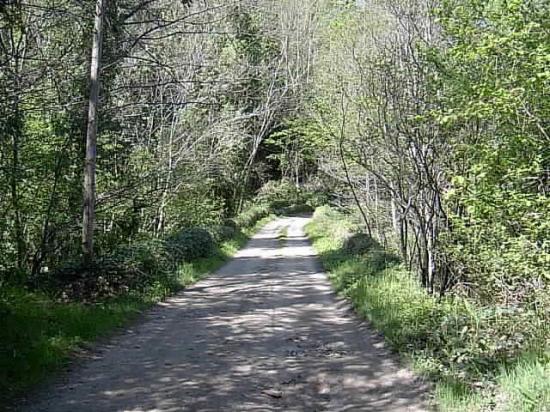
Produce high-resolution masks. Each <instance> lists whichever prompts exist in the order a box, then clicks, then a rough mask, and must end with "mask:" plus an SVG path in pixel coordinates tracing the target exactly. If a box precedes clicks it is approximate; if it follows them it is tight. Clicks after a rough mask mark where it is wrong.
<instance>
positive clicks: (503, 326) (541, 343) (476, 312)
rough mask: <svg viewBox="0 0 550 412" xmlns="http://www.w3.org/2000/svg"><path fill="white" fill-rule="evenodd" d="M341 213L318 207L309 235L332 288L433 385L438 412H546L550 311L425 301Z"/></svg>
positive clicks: (395, 263) (413, 281)
mask: <svg viewBox="0 0 550 412" xmlns="http://www.w3.org/2000/svg"><path fill="white" fill-rule="evenodd" d="M351 229H353V224H351V223H350V221H349V219H348V218H347V216H346V215H344V214H342V213H339V212H337V211H335V210H333V209H330V208H328V207H322V208H319V209H317V211H316V212H315V215H314V219H313V221H312V223H310V224H309V225H308V227H307V232H308V235H309V236H310V238H311V239H312V241H313V243H314V247H315V248H316V250H317V251H318V252H319V254H320V256H321V259H322V262H323V264H324V266H325V268H326V269H327V271H328V272H329V276H330V278H331V280H332V282H333V284H334V286H335V288H336V289H337V290H338V291H339V292H340V293H342V294H344V295H345V296H346V297H347V298H348V299H349V300H350V301H351V303H352V304H353V306H354V307H355V309H356V311H357V312H358V313H359V314H361V315H362V316H364V317H366V318H367V319H368V320H369V321H370V322H371V323H372V325H373V326H374V327H375V328H376V329H377V330H378V331H380V332H381V333H382V334H383V336H384V338H385V340H386V341H387V342H388V343H389V344H390V346H391V348H392V349H394V350H395V351H396V352H399V353H400V354H401V355H402V356H403V357H404V358H405V359H407V360H408V361H409V362H410V363H411V365H412V366H413V368H414V369H415V370H417V371H418V372H419V373H420V374H422V375H424V376H425V377H426V378H427V379H429V380H431V381H432V382H434V388H435V390H434V396H435V403H437V404H438V408H439V409H440V410H442V411H457V412H458V411H508V412H522V411H525V412H535V411H541V412H542V411H548V410H550V409H548V405H550V362H549V361H550V355H549V352H548V337H549V329H548V323H547V322H548V318H547V310H548V308H544V307H543V308H539V310H532V309H529V308H523V307H504V306H483V305H481V304H479V303H478V302H475V301H473V300H468V299H466V298H463V297H456V296H455V297H452V296H450V297H446V298H436V297H432V296H429V295H428V294H427V293H426V292H425V291H424V290H423V289H422V287H421V286H420V284H419V282H418V280H417V278H416V277H414V276H413V275H412V274H411V273H410V272H409V271H408V270H407V269H406V268H405V267H404V266H403V265H402V264H400V263H399V260H398V259H397V258H396V257H395V256H393V255H392V254H391V253H387V252H386V251H384V250H383V248H382V247H381V246H380V245H379V244H377V243H376V242H375V241H374V240H372V239H370V238H367V237H366V236H365V235H362V234H355V235H353V234H351Z"/></svg>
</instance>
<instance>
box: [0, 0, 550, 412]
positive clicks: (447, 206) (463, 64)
mask: <svg viewBox="0 0 550 412" xmlns="http://www.w3.org/2000/svg"><path fill="white" fill-rule="evenodd" d="M548 15H550V5H549V4H548V2H546V1H544V0H513V1H504V0H490V1H481V0H429V1H420V0H385V1H381V0H380V1H379V0H358V1H355V2H353V1H343V0H302V1H297V0H281V1H277V2H272V1H268V0H238V1H234V2H223V1H218V0H185V1H180V2H173V1H168V0H152V1H151V0H124V1H122V0H97V1H96V2H84V3H82V2H75V1H72V0H29V1H25V2H23V1H20V0H14V1H7V2H6V1H4V2H1V1H0V215H1V216H2V218H1V219H0V316H1V319H2V325H1V327H0V382H2V386H1V387H0V390H2V392H4V393H7V394H8V395H11V394H14V393H18V392H19V391H20V390H21V388H26V387H28V385H29V384H31V383H33V382H36V381H37V380H38V378H39V377H41V376H42V375H43V374H44V373H45V371H46V370H48V369H49V368H50V367H51V366H52V365H55V364H59V363H60V362H62V360H63V359H66V356H67V354H68V353H69V352H70V351H72V350H74V349H75V348H76V347H77V346H78V345H79V344H80V343H81V342H84V341H86V342H87V341H91V340H93V339H94V338H96V337H97V336H98V335H100V334H103V333H106V332H108V331H109V330H111V329H112V328H113V327H114V326H115V325H119V324H121V323H122V322H123V321H124V320H126V319H128V318H129V317H130V316H131V314H133V313H135V312H136V310H137V309H138V308H141V307H143V305H145V304H146V303H147V302H152V301H155V300H158V299H162V298H164V297H166V296H167V295H169V294H170V293H172V292H173V291H175V290H176V289H177V288H179V287H181V286H182V285H185V284H186V283H189V282H190V281H192V280H193V279H194V278H196V277H197V276H198V275H199V274H202V273H205V272H207V271H208V270H210V269H212V268H213V267H214V266H215V265H217V264H219V262H221V260H222V258H223V257H224V256H227V255H229V254H230V253H231V252H232V251H234V250H235V249H236V247H237V245H239V244H241V243H242V241H243V239H244V235H243V232H245V233H248V232H246V231H247V230H249V229H250V228H251V227H253V226H254V225H255V224H256V222H258V221H259V220H261V219H262V218H264V217H266V216H268V215H269V214H270V213H293V212H304V211H312V210H313V209H315V208H316V207H317V206H319V205H323V204H330V205H331V208H327V207H324V208H322V209H318V210H317V212H316V215H315V217H314V221H313V223H312V225H311V227H310V235H311V236H312V238H313V240H314V242H315V244H316V247H317V248H318V250H319V252H320V253H321V256H322V259H323V262H324V263H325V265H326V267H327V270H328V271H329V272H331V276H332V278H333V280H334V283H335V287H336V288H337V289H338V290H341V291H342V292H343V293H345V294H346V295H347V296H348V297H349V298H350V299H351V301H352V302H353V303H354V305H355V306H356V308H357V310H358V311H359V312H360V313H362V314H364V315H365V316H367V317H368V318H369V319H370V320H371V321H372V323H373V325H374V326H375V327H376V328H378V329H379V330H380V331H382V332H383V333H384V335H385V337H386V339H387V340H388V341H389V342H390V344H391V345H392V346H393V347H394V348H395V349H396V350H397V351H399V352H400V353H402V354H403V355H404V356H405V357H407V358H410V359H412V361H413V363H414V364H415V365H416V367H417V368H418V369H419V370H421V371H423V372H424V373H425V374H426V375H427V376H428V377H429V378H431V379H432V380H434V381H435V382H437V388H436V394H437V399H438V400H439V402H440V403H441V405H442V407H444V408H447V409H448V410H476V408H477V410H514V411H516V410H526V411H537V410H544V407H545V406H546V405H548V404H549V403H550V395H549V388H548V385H547V384H546V383H545V382H547V381H549V380H550V368H549V366H548V365H549V363H548V357H549V355H548V354H549V352H548V349H549V347H548V344H549V343H550V342H549V341H550V334H549V329H548V321H549V320H550V316H549V315H550V309H549V308H550V295H549V290H548V283H549V281H550V275H549V274H550V240H549V239H550V219H549V218H548V215H549V213H548V212H549V210H550V202H549V198H548V190H549V165H550V152H549V151H548V147H550V145H549V143H550V139H549V136H548V119H550V99H549V95H550V22H549V19H548V17H547V16H548ZM329 234H330V236H329ZM8 381H9V382H10V385H9V386H7V384H6V383H5V382H8Z"/></svg>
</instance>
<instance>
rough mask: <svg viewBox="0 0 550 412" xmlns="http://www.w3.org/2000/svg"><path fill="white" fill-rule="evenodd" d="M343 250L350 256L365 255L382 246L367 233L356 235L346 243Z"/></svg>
mask: <svg viewBox="0 0 550 412" xmlns="http://www.w3.org/2000/svg"><path fill="white" fill-rule="evenodd" d="M343 249H344V251H346V253H349V254H350V255H363V254H365V253H367V252H369V251H371V250H373V249H382V246H381V245H380V243H378V242H377V241H376V240H374V239H373V238H372V237H370V236H369V235H367V234H366V233H355V234H352V235H351V236H349V237H348V238H347V239H346V240H345V241H344V245H343Z"/></svg>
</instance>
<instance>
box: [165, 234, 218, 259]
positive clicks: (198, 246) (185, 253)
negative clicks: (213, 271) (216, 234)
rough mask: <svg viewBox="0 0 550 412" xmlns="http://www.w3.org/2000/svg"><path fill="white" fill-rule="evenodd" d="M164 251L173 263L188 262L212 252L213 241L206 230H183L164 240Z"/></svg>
mask: <svg viewBox="0 0 550 412" xmlns="http://www.w3.org/2000/svg"><path fill="white" fill-rule="evenodd" d="M166 249H167V251H168V252H169V253H170V255H171V256H172V258H173V259H174V261H175V262H177V263H181V262H190V261H192V260H194V259H198V258H201V257H208V256H210V255H211V254H212V253H213V252H214V239H213V238H212V235H211V234H210V233H209V232H208V230H206V229H203V228H198V227H192V228H187V229H183V230H181V231H179V232H176V233H175V234H173V235H172V236H170V237H169V238H168V239H167V240H166Z"/></svg>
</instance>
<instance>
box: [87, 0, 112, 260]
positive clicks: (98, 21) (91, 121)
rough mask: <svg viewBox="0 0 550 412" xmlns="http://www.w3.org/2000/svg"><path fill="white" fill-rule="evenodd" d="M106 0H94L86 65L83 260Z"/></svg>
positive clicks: (90, 223)
mask: <svg viewBox="0 0 550 412" xmlns="http://www.w3.org/2000/svg"><path fill="white" fill-rule="evenodd" d="M106 3H107V0H97V3H96V13H95V21H94V33H93V43H92V58H91V64H90V99H89V106H88V128H87V132H86V163H85V166H84V202H83V209H84V210H83V218H82V251H83V257H84V262H85V263H89V262H91V261H92V260H93V258H94V226H95V198H96V193H95V190H96V187H95V169H96V154H97V109H98V104H99V74H100V69H101V43H102V37H103V14H104V12H105V5H106Z"/></svg>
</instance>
